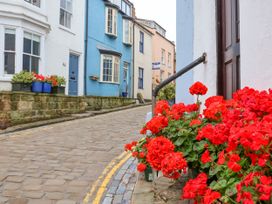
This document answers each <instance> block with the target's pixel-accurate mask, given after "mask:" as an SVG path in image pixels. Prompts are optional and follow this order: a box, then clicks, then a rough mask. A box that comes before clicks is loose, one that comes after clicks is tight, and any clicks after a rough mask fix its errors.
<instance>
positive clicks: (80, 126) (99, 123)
mask: <svg viewBox="0 0 272 204" xmlns="http://www.w3.org/2000/svg"><path fill="white" fill-rule="evenodd" d="M150 109H151V107H150V106H146V107H140V108H135V109H129V110H124V111H120V112H114V113H109V114H105V115H100V116H96V117H92V118H86V119H81V120H76V121H69V122H65V123H59V124H54V125H49V126H45V127H39V128H34V129H29V130H25V131H20V132H16V133H9V134H5V135H1V136H0V204H78V203H81V202H82V200H83V198H84V196H85V195H86V193H87V192H88V191H89V190H90V187H91V185H92V183H93V182H94V181H95V180H97V178H98V176H99V175H100V174H101V172H102V171H103V169H104V168H105V167H106V166H107V164H108V163H109V162H110V161H111V160H112V159H113V158H115V157H116V156H118V155H120V154H121V153H122V151H123V145H124V144H125V143H127V142H130V141H131V140H133V139H137V138H139V137H140V136H139V134H138V132H139V129H140V128H141V127H142V125H143V124H144V119H145V115H146V113H147V112H149V111H150ZM129 161H131V162H132V163H131V164H128V163H126V164H125V165H129V166H128V168H127V170H125V168H124V167H122V168H123V170H124V171H121V170H122V168H121V170H120V171H119V172H118V173H120V172H123V175H121V174H122V173H120V174H119V175H118V174H117V175H116V177H115V178H114V179H116V180H118V179H120V180H119V181H121V182H122V183H124V184H125V183H127V185H128V186H129V185H130V184H131V183H133V182H134V180H135V178H134V177H133V176H132V175H133V173H132V170H134V168H135V161H132V160H129ZM129 171H131V172H130V173H131V174H130V175H129ZM130 176H131V177H130ZM116 185H117V184H116ZM128 186H127V188H128ZM129 187H130V188H132V184H131V185H130V186H129ZM117 192H118V194H117ZM115 193H116V195H115V194H112V195H113V196H112V197H113V203H118V202H116V201H114V199H115V200H124V199H126V198H127V199H129V197H130V196H131V195H130V194H131V192H130V191H129V190H127V189H126V190H124V189H123V187H120V186H119V187H118V189H116V192H115ZM108 195H110V194H108ZM108 197H109V199H110V198H111V197H110V196H108ZM122 202H123V201H122Z"/></svg>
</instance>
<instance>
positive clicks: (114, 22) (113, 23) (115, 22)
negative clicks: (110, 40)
mask: <svg viewBox="0 0 272 204" xmlns="http://www.w3.org/2000/svg"><path fill="white" fill-rule="evenodd" d="M109 10H111V11H112V17H111V29H112V32H109ZM105 33H106V34H107V35H110V36H115V37H117V33H118V11H117V9H115V8H112V7H109V6H107V7H106V11H105Z"/></svg>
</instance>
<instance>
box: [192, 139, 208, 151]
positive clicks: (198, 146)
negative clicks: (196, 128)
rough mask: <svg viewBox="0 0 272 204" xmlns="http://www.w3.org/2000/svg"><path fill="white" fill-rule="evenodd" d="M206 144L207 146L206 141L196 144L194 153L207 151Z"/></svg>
mask: <svg viewBox="0 0 272 204" xmlns="http://www.w3.org/2000/svg"><path fill="white" fill-rule="evenodd" d="M205 144H206V142H205V141H200V142H197V143H195V145H194V148H193V149H194V151H198V152H202V151H203V150H204V149H205Z"/></svg>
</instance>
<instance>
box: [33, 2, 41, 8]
mask: <svg viewBox="0 0 272 204" xmlns="http://www.w3.org/2000/svg"><path fill="white" fill-rule="evenodd" d="M33 5H35V6H38V7H40V6H41V0H33Z"/></svg>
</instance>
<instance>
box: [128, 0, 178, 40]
mask: <svg viewBox="0 0 272 204" xmlns="http://www.w3.org/2000/svg"><path fill="white" fill-rule="evenodd" d="M130 1H131V2H132V3H133V4H134V6H135V8H136V16H137V17H138V18H146V19H150V20H155V21H157V23H158V24H160V25H161V26H162V27H164V28H165V29H166V31H167V32H166V36H167V38H169V40H171V41H176V0H130Z"/></svg>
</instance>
